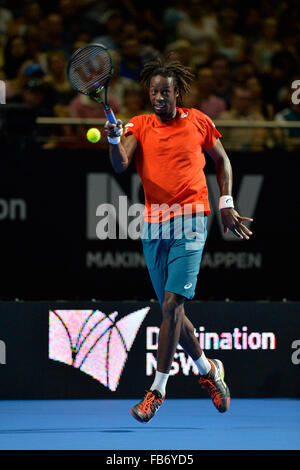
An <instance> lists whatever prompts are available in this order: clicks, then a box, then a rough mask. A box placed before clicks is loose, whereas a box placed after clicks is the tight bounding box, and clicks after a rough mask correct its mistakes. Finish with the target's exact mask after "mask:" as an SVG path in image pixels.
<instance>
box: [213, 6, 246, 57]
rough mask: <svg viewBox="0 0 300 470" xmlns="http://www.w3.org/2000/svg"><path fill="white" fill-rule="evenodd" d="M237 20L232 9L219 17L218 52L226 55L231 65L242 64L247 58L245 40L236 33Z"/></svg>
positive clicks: (223, 12)
mask: <svg viewBox="0 0 300 470" xmlns="http://www.w3.org/2000/svg"><path fill="white" fill-rule="evenodd" d="M237 18H238V15H237V13H236V12H235V11H234V10H231V9H230V8H226V9H224V10H222V11H221V13H220V16H219V25H218V39H217V41H216V51H217V52H218V53H219V54H223V55H225V56H226V57H227V59H228V60H229V62H230V63H231V64H237V63H240V62H241V61H242V60H244V57H245V46H246V44H245V40H244V38H243V37H242V36H240V35H239V34H237V33H236V32H235V25H236V21H237Z"/></svg>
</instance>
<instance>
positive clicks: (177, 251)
mask: <svg viewBox="0 0 300 470" xmlns="http://www.w3.org/2000/svg"><path fill="white" fill-rule="evenodd" d="M206 237H207V216H206V215H204V214H203V213H201V214H200V213H197V214H192V215H190V216H186V217H181V216H179V217H174V218H172V219H170V220H167V221H166V222H159V223H148V222H146V221H145V222H144V224H143V230H142V237H141V239H142V244H143V251H144V256H145V260H146V264H147V268H148V271H149V274H150V278H151V282H152V285H153V288H154V290H155V292H156V295H157V298H158V300H159V303H160V305H161V306H162V304H163V301H164V297H165V291H169V292H173V293H175V294H180V295H182V296H184V297H186V298H187V299H188V300H191V299H192V298H193V297H194V295H195V288H196V283H197V277H198V274H199V270H200V263H201V258H202V253H203V248H204V245H205V241H206Z"/></svg>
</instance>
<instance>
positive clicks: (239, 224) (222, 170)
mask: <svg viewBox="0 0 300 470" xmlns="http://www.w3.org/2000/svg"><path fill="white" fill-rule="evenodd" d="M206 152H207V153H208V154H209V155H210V156H211V158H212V159H213V161H214V162H215V165H216V176H217V181H218V185H219V188H220V196H228V195H230V196H231V195H232V167H231V163H230V160H229V157H228V155H227V153H226V151H225V149H224V147H223V145H222V143H221V141H220V140H219V139H217V140H216V142H215V144H214V145H213V146H212V147H210V148H209V149H206ZM220 213H221V219H222V223H223V226H224V233H226V232H228V230H231V231H232V232H233V233H234V234H235V235H236V236H237V237H239V238H243V239H245V240H249V237H250V235H252V232H251V231H250V230H249V229H248V227H246V225H245V224H244V223H243V222H245V221H250V222H252V221H253V219H251V218H250V217H242V216H241V215H240V214H239V213H238V212H237V211H236V210H235V209H234V208H233V207H230V208H228V207H226V208H224V209H220Z"/></svg>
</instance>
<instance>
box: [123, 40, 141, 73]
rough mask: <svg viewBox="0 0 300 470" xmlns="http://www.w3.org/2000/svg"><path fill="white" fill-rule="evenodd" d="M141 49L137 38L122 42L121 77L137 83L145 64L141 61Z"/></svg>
mask: <svg viewBox="0 0 300 470" xmlns="http://www.w3.org/2000/svg"><path fill="white" fill-rule="evenodd" d="M140 54H141V47H140V43H139V41H138V39H137V38H127V39H125V40H123V41H122V44H121V49H120V64H119V75H120V77H126V78H130V79H131V80H134V81H135V82H137V81H138V80H139V77H140V72H141V70H142V67H143V64H142V60H141V55H140Z"/></svg>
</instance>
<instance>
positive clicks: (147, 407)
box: [138, 390, 163, 413]
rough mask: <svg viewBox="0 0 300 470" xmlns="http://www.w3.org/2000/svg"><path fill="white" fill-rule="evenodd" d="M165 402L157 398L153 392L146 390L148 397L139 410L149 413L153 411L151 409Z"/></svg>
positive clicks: (146, 396) (139, 406)
mask: <svg viewBox="0 0 300 470" xmlns="http://www.w3.org/2000/svg"><path fill="white" fill-rule="evenodd" d="M162 402H163V399H161V398H159V397H157V396H156V394H155V393H153V392H152V391H151V390H146V395H145V398H144V399H143V401H141V403H140V404H139V405H138V408H139V410H140V411H142V412H143V413H148V412H149V411H151V407H152V406H155V408H157V407H158V406H160V405H161V404H162Z"/></svg>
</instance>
